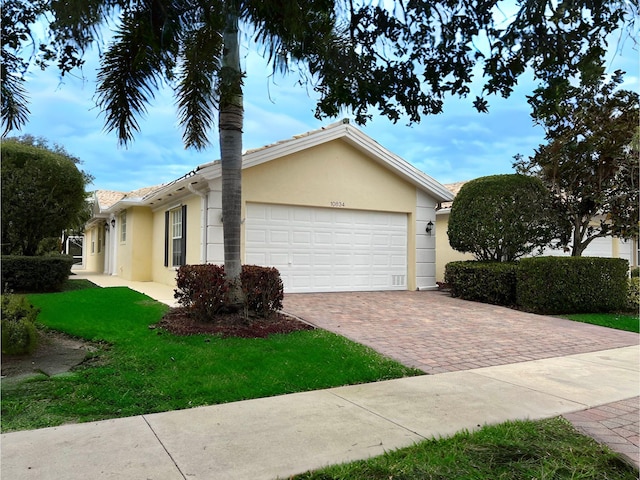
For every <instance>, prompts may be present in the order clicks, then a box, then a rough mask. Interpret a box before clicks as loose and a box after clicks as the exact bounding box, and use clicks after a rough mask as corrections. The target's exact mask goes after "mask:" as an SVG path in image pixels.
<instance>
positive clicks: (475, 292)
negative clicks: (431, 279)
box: [445, 260, 518, 306]
mask: <svg viewBox="0 0 640 480" xmlns="http://www.w3.org/2000/svg"><path fill="white" fill-rule="evenodd" d="M517 266H518V264H517V263H515V262H477V261H473V260H469V261H461V262H451V263H448V264H447V265H446V267H445V282H446V283H447V284H449V286H450V288H451V295H452V296H454V297H459V298H462V299H464V300H472V301H474V302H483V303H492V304H495V305H505V306H513V305H515V304H516V270H517Z"/></svg>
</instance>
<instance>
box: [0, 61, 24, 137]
mask: <svg viewBox="0 0 640 480" xmlns="http://www.w3.org/2000/svg"><path fill="white" fill-rule="evenodd" d="M2 55H3V65H2V67H1V68H2V81H1V84H0V92H1V96H2V126H3V134H2V135H3V136H4V135H6V134H7V133H9V132H10V131H11V130H14V129H15V130H19V129H20V128H21V127H22V126H23V125H24V124H26V123H27V120H28V118H29V107H28V104H29V101H28V99H27V92H26V89H25V88H24V85H23V83H24V79H23V78H22V77H18V76H16V75H15V74H11V73H8V70H7V68H6V66H5V65H4V60H5V59H6V56H5V55H7V54H6V52H2Z"/></svg>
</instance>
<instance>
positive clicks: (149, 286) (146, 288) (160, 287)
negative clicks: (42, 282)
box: [73, 270, 178, 307]
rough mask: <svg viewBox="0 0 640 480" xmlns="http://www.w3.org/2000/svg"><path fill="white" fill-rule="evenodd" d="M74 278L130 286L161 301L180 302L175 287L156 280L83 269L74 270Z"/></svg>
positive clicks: (115, 285)
mask: <svg viewBox="0 0 640 480" xmlns="http://www.w3.org/2000/svg"><path fill="white" fill-rule="evenodd" d="M73 280H89V281H90V282H93V283H95V284H96V285H98V286H99V287H103V288H106V287H128V288H130V289H131V290H135V291H136V292H140V293H143V294H145V295H147V296H148V297H151V298H153V299H154V300H157V301H158V302H160V303H164V304H165V305H169V306H170V307H177V306H178V302H176V299H175V298H174V296H173V293H174V290H175V287H172V286H170V285H164V284H162V283H156V282H134V281H132V280H123V279H122V278H120V277H118V276H114V275H103V274H100V273H84V271H83V270H74V276H73Z"/></svg>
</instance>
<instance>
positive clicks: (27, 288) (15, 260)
mask: <svg viewBox="0 0 640 480" xmlns="http://www.w3.org/2000/svg"><path fill="white" fill-rule="evenodd" d="M0 260H1V261H2V275H1V278H2V290H3V291H6V290H13V291H16V292H30V293H36V292H55V291H58V290H60V288H61V287H62V285H63V284H64V282H65V281H66V280H67V279H68V278H69V275H71V266H72V265H73V257H71V256H69V255H45V256H39V257H26V256H18V255H3V256H2V258H1V259H0Z"/></svg>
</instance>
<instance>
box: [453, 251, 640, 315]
mask: <svg viewBox="0 0 640 480" xmlns="http://www.w3.org/2000/svg"><path fill="white" fill-rule="evenodd" d="M628 271H629V265H628V262H627V260H623V259H620V258H599V257H536V258H525V259H522V260H520V261H519V262H518V263H501V262H477V261H464V262H451V263H449V264H447V266H446V268H445V281H446V283H448V284H449V285H450V287H451V294H452V295H453V296H454V297H460V298H463V299H465V300H473V301H477V302H484V303H492V304H496V305H505V306H510V307H511V306H517V307H519V308H522V309H523V310H527V311H531V312H535V313H544V314H561V313H562V314H567V313H595V312H612V311H620V310H624V309H625V308H626V307H627V302H628V299H627V296H628V280H627V278H628Z"/></svg>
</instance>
